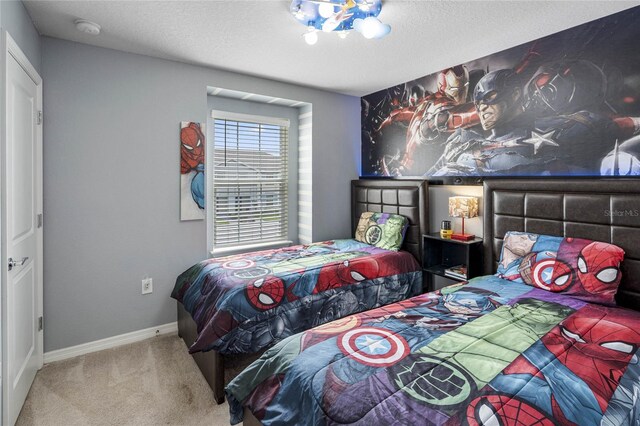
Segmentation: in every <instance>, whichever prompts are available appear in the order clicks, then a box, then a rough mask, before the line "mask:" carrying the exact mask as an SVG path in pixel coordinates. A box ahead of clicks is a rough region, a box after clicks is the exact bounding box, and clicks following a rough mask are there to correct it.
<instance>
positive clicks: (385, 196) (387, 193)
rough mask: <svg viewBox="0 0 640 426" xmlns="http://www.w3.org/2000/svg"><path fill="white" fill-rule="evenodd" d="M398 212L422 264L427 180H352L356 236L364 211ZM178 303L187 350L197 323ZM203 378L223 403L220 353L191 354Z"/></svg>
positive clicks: (407, 240) (406, 243) (407, 245)
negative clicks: (405, 221) (403, 217)
mask: <svg viewBox="0 0 640 426" xmlns="http://www.w3.org/2000/svg"><path fill="white" fill-rule="evenodd" d="M366 211H371V212H382V213H396V214H401V215H403V216H406V217H407V218H408V219H409V228H408V229H407V233H406V236H405V239H404V243H403V245H402V250H406V251H408V252H410V253H411V254H412V255H413V256H414V257H415V258H416V260H417V261H418V262H419V263H421V262H422V234H427V233H428V232H429V191H428V183H427V181H424V180H399V181H393V180H374V179H361V180H353V181H351V228H352V231H353V232H354V233H355V229H356V226H357V225H358V220H359V218H360V215H361V214H362V213H363V212H366ZM177 304H178V335H179V336H180V337H182V339H183V340H184V342H185V344H186V345H187V347H190V346H191V345H192V344H193V342H195V340H196V337H197V336H198V332H197V327H196V323H195V321H193V319H192V318H191V315H190V314H189V313H188V312H187V311H186V310H185V309H184V307H183V306H182V304H181V303H180V302H178V303H177ZM192 356H193V359H194V361H195V362H196V364H197V365H198V368H199V369H200V371H201V372H202V375H203V376H204V378H205V379H206V380H207V383H209V386H210V387H211V389H212V390H213V396H214V398H215V400H216V402H217V403H218V404H222V402H223V401H224V358H223V356H222V355H221V354H220V353H218V352H217V351H208V352H198V353H195V354H192Z"/></svg>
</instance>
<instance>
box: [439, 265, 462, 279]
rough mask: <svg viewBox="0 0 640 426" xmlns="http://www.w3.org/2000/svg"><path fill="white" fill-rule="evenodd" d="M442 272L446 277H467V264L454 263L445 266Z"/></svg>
mask: <svg viewBox="0 0 640 426" xmlns="http://www.w3.org/2000/svg"><path fill="white" fill-rule="evenodd" d="M444 274H445V275H446V276H448V277H452V278H458V279H461V280H466V279H467V265H456V266H450V267H448V268H445V270H444Z"/></svg>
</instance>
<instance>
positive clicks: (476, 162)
mask: <svg viewBox="0 0 640 426" xmlns="http://www.w3.org/2000/svg"><path fill="white" fill-rule="evenodd" d="M638 23H640V7H635V8H632V9H628V10H626V11H623V12H620V13H618V14H615V15H611V16H608V17H605V18H602V19H599V20H596V21H592V22H589V23H587V24H584V25H581V26H578V27H575V28H572V29H569V30H566V31H563V32H560V33H556V34H553V35H550V36H547V37H544V38H542V39H539V40H536V41H533V42H530V43H526V44H523V45H520V46H516V47H514V48H511V49H508V50H505V51H502V52H499V53H496V54H493V55H489V56H487V57H484V58H481V59H477V60H474V61H469V62H467V63H465V64H460V65H457V66H454V67H451V68H447V69H445V70H442V71H440V72H438V73H434V74H430V75H427V76H425V77H422V78H419V79H416V80H413V81H410V82H407V83H404V84H400V85H397V86H394V87H391V88H389V89H385V90H382V91H379V92H376V93H372V94H370V95H367V96H364V97H363V98H362V175H363V176H394V177H399V176H413V177H417V176H420V177H428V178H430V177H433V178H434V179H436V178H439V177H448V176H470V177H478V176H634V175H640V45H638V43H637V40H639V39H640V25H638Z"/></svg>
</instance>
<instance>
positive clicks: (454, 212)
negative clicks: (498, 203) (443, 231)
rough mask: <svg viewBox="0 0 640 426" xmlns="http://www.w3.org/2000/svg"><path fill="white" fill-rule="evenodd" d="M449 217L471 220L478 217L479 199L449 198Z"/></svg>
mask: <svg viewBox="0 0 640 426" xmlns="http://www.w3.org/2000/svg"><path fill="white" fill-rule="evenodd" d="M449 216H450V217H464V218H467V219H468V218H471V217H477V216H478V198H477V197H461V196H456V197H449Z"/></svg>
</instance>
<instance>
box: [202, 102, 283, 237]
mask: <svg viewBox="0 0 640 426" xmlns="http://www.w3.org/2000/svg"><path fill="white" fill-rule="evenodd" d="M213 118H214V138H213V157H212V159H213V182H212V184H213V185H212V188H213V200H214V203H213V226H212V228H213V239H212V242H213V247H214V248H215V249H222V248H225V247H235V246H243V245H251V244H258V243H263V242H271V241H281V240H286V239H287V231H288V224H287V215H288V199H287V186H288V158H287V155H288V149H287V148H288V142H289V141H288V133H289V122H288V120H282V119H273V118H270V117H255V116H248V115H244V114H231V113H223V112H217V111H214V112H213ZM210 158H211V157H210Z"/></svg>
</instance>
